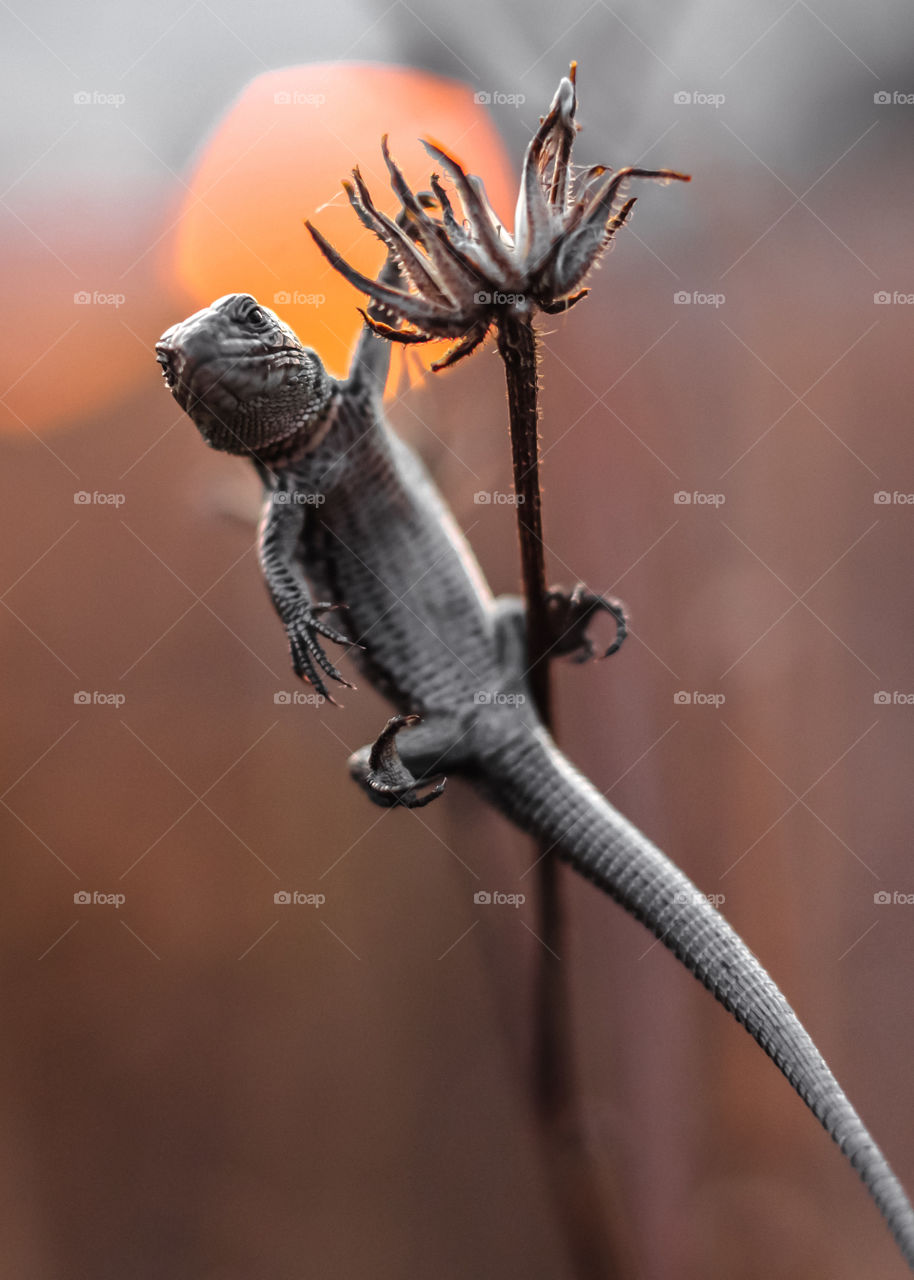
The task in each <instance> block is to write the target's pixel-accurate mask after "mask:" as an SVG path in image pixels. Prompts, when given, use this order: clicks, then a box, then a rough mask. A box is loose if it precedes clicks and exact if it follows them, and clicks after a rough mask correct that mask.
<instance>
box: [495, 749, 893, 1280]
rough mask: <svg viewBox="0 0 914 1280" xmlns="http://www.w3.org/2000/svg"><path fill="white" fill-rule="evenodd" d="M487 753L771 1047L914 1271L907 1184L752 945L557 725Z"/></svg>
mask: <svg viewBox="0 0 914 1280" xmlns="http://www.w3.org/2000/svg"><path fill="white" fill-rule="evenodd" d="M486 757H487V758H486V759H485V760H484V761H483V765H484V770H485V772H484V775H483V776H484V778H485V783H484V784H483V785H484V788H485V791H486V793H487V794H488V796H489V798H490V799H491V800H492V802H493V803H494V804H496V805H497V807H498V808H500V809H501V810H502V811H503V812H504V813H506V814H507V816H508V817H510V818H511V819H512V820H513V821H514V822H516V823H517V824H518V825H519V826H520V827H522V828H524V829H525V830H527V831H529V832H531V834H534V835H535V836H537V838H538V839H541V840H543V841H545V843H546V844H547V845H551V846H553V847H554V850H555V852H556V853H557V854H558V856H559V857H561V858H563V859H564V860H566V861H567V862H569V863H570V864H571V865H572V866H573V867H574V868H575V870H576V871H579V872H580V873H581V874H582V875H584V876H586V877H587V878H588V879H589V880H592V881H593V882H594V884H596V885H597V886H598V887H599V888H601V889H602V890H603V891H604V892H605V893H608V894H609V895H610V897H612V898H614V899H615V900H616V902H618V903H619V904H620V905H621V906H622V907H624V908H625V910H626V911H628V912H629V913H630V914H631V915H633V916H634V917H635V918H636V919H637V920H640V921H641V923H642V924H644V925H646V926H647V927H648V929H650V931H651V932H652V933H653V934H655V935H656V936H657V938H659V940H660V941H661V942H662V943H663V944H664V946H666V947H669V949H670V951H672V952H673V954H674V955H675V956H676V957H677V959H679V960H681V961H682V963H683V964H684V965H685V966H686V968H687V969H689V970H690V971H691V972H692V973H694V975H695V977H696V978H698V980H699V981H700V982H702V983H703V984H704V985H705V986H706V987H707V988H708V990H709V991H710V992H711V994H712V995H713V996H714V997H715V998H716V999H717V1000H719V1001H720V1003H721V1004H722V1005H723V1006H724V1007H725V1008H726V1009H728V1010H729V1011H730V1013H732V1014H733V1016H734V1018H736V1020H737V1021H738V1022H741V1023H742V1025H743V1026H744V1027H745V1028H746V1030H747V1031H748V1032H749V1034H750V1035H751V1036H752V1038H753V1039H754V1040H756V1041H757V1042H758V1044H760V1045H761V1047H762V1048H763V1049H764V1050H765V1052H766V1053H767V1054H768V1056H769V1058H771V1059H772V1061H773V1062H774V1063H775V1065H776V1066H777V1067H778V1068H779V1070H781V1071H782V1072H783V1073H784V1075H785V1076H786V1077H787V1079H788V1080H789V1081H790V1083H791V1084H792V1085H793V1087H794V1088H795V1089H796V1091H797V1093H798V1094H799V1095H800V1097H801V1098H802V1099H803V1101H804V1102H805V1103H806V1105H807V1106H808V1107H809V1109H810V1110H811V1111H812V1113H813V1114H814V1115H815V1116H816V1118H817V1119H818V1120H819V1121H820V1123H821V1124H822V1126H823V1127H824V1129H825V1130H826V1132H827V1133H829V1134H830V1135H831V1137H832V1138H834V1140H835V1142H837V1144H838V1146H839V1147H840V1148H841V1150H842V1152H843V1153H844V1155H845V1156H846V1157H847V1159H848V1160H849V1161H850V1163H851V1165H852V1166H853V1167H854V1168H855V1169H856V1170H857V1172H858V1173H859V1175H860V1177H861V1178H862V1179H863V1182H864V1183H865V1184H866V1187H867V1188H868V1190H869V1192H870V1195H871V1196H872V1197H873V1199H874V1200H875V1201H876V1204H877V1205H878V1206H879V1209H880V1211H881V1213H882V1215H883V1217H884V1218H885V1220H886V1222H887V1223H888V1225H889V1228H890V1230H891V1232H892V1235H893V1236H894V1237H895V1239H896V1241H897V1242H898V1246H899V1248H900V1249H901V1252H902V1254H903V1255H904V1258H905V1260H906V1261H907V1263H908V1265H909V1267H911V1269H912V1270H914V1210H912V1208H911V1204H910V1202H909V1201H908V1198H907V1196H906V1195H905V1192H904V1189H903V1188H902V1186H901V1183H900V1182H899V1181H898V1179H897V1178H896V1177H895V1174H894V1173H893V1172H892V1170H891V1168H890V1167H889V1164H888V1161H887V1160H886V1158H885V1156H884V1155H883V1154H882V1152H881V1151H880V1150H879V1148H878V1147H877V1145H876V1143H875V1142H874V1141H873V1139H872V1138H871V1137H870V1135H869V1133H868V1132H867V1129H866V1126H865V1125H864V1124H863V1122H862V1120H861V1119H860V1117H859V1116H858V1115H857V1113H856V1111H855V1110H854V1108H853V1107H852V1106H851V1104H850V1102H849V1101H848V1099H847V1097H846V1096H845V1094H844V1092H843V1090H842V1089H841V1087H840V1085H839V1084H838V1082H837V1080H836V1079H835V1077H834V1076H833V1075H832V1073H831V1072H830V1071H829V1069H828V1067H827V1066H826V1064H825V1062H824V1060H823V1058H822V1056H821V1054H820V1053H819V1051H818V1049H817V1048H816V1047H815V1045H814V1044H813V1042H812V1040H811V1039H810V1037H809V1036H808V1035H807V1033H806V1031H805V1030H804V1029H803V1027H802V1025H801V1023H800V1021H799V1019H798V1018H797V1016H796V1014H795V1013H794V1012H793V1010H792V1009H791V1007H790V1005H789V1004H788V1003H787V1001H786V1000H785V999H784V997H783V996H782V995H781V993H780V991H779V990H778V988H777V987H776V986H775V984H774V982H773V981H772V979H771V978H770V977H769V976H768V974H767V973H766V972H765V970H764V969H763V968H762V966H761V965H760V964H759V962H758V961H757V960H756V958H755V956H753V954H752V952H751V951H750V950H749V948H748V947H747V946H746V944H745V943H744V942H743V941H742V940H741V939H740V938H739V936H738V935H737V934H736V933H735V932H734V931H733V930H732V929H731V928H730V926H729V925H728V924H727V922H726V921H725V920H724V918H723V917H722V916H721V915H720V914H719V912H717V911H716V910H715V908H714V907H713V906H711V904H710V903H709V902H708V901H707V900H706V899H705V898H703V897H702V895H701V894H700V893H699V891H698V890H697V889H696V887H695V885H693V884H692V882H691V881H690V880H689V879H688V878H687V877H686V876H684V875H683V874H682V872H681V871H679V870H677V868H676V867H675V866H674V865H673V863H672V862H670V860H669V858H667V857H666V856H665V855H664V854H663V853H661V852H660V850H659V849H658V848H656V846H655V845H653V844H651V842H650V841H649V840H648V839H647V838H646V837H645V836H643V835H642V834H641V832H640V831H639V830H638V829H637V828H636V827H634V826H633V825H632V824H631V823H630V822H628V821H627V819H625V818H624V817H623V816H622V815H621V814H620V813H617V812H616V810H615V809H613V808H612V806H611V805H610V804H608V803H607V801H606V800H605V799H604V798H603V797H602V796H601V795H600V794H599V792H598V791H597V790H596V788H595V787H593V786H592V785H591V784H590V783H589V782H588V781H587V779H586V778H584V777H583V776H582V775H581V774H580V773H578V771H577V770H576V769H575V768H574V767H573V765H571V763H570V762H569V761H568V760H566V759H565V757H564V756H563V755H562V754H561V752H560V751H559V750H558V748H557V747H556V746H555V744H554V743H553V742H552V740H551V738H550V737H549V735H548V734H547V733H546V732H545V730H543V729H536V730H531V731H530V732H529V733H525V734H524V735H523V736H521V735H519V734H518V735H513V737H512V739H511V740H510V741H509V742H508V743H505V742H501V743H500V744H499V746H498V749H497V750H496V749H493V750H492V751H491V753H490V752H488V751H487V752H486Z"/></svg>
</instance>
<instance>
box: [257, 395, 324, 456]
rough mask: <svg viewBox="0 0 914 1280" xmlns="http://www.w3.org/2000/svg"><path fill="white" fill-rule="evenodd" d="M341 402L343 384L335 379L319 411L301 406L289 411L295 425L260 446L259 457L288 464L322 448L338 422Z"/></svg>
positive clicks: (291, 420)
mask: <svg viewBox="0 0 914 1280" xmlns="http://www.w3.org/2000/svg"><path fill="white" fill-rule="evenodd" d="M339 404H340V389H339V384H338V383H336V382H334V383H333V384H332V386H331V387H330V389H329V394H328V396H327V399H326V400H325V401H324V403H323V405H322V406H321V408H320V409H319V410H318V411H317V412H314V411H313V410H310V409H309V410H306V409H304V408H301V409H299V410H298V412H292V413H290V414H289V419H290V422H291V424H292V425H291V429H290V430H289V431H288V432H287V433H286V434H284V435H282V436H280V437H279V439H277V440H272V441H270V442H269V443H267V444H264V445H262V446H261V447H260V448H258V449H257V455H256V456H257V459H258V461H260V462H262V463H264V464H266V465H267V466H270V465H277V466H287V465H289V464H290V463H294V462H298V461H300V460H301V459H302V458H304V457H305V456H306V455H307V454H309V453H315V452H316V451H318V450H319V449H320V447H321V445H322V444H323V443H324V441H325V440H326V438H327V436H328V435H329V433H330V431H331V430H332V428H333V426H334V424H335V422H336V418H337V413H338V411H339Z"/></svg>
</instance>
